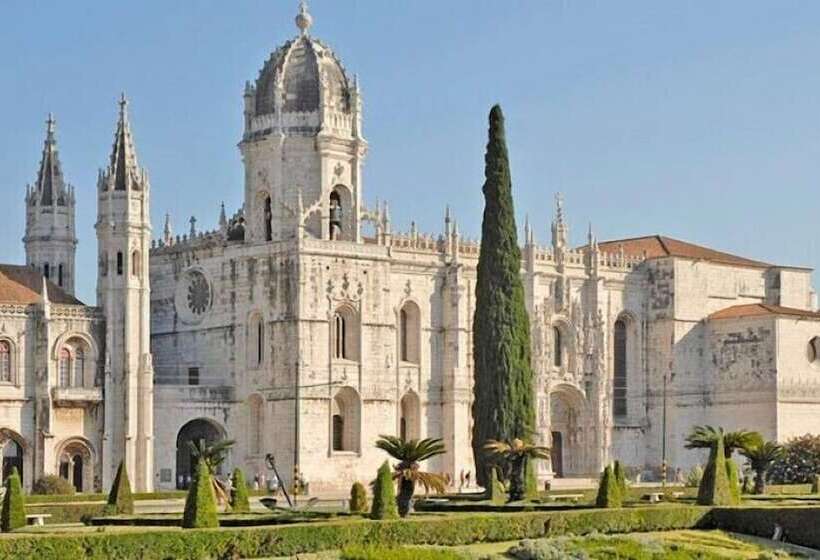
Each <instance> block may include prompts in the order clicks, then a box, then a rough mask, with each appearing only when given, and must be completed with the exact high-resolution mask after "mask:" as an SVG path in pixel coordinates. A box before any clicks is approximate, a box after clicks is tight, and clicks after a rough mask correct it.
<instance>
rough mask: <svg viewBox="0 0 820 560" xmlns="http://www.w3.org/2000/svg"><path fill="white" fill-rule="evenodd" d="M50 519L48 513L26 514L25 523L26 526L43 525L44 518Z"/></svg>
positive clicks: (44, 522)
mask: <svg viewBox="0 0 820 560" xmlns="http://www.w3.org/2000/svg"><path fill="white" fill-rule="evenodd" d="M47 517H51V514H50V513H27V514H26V523H27V524H28V525H45V524H46V518H47Z"/></svg>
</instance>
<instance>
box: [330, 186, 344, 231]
mask: <svg viewBox="0 0 820 560" xmlns="http://www.w3.org/2000/svg"><path fill="white" fill-rule="evenodd" d="M342 218H343V209H342V197H341V196H339V193H338V192H337V191H333V192H332V193H330V224H329V225H330V238H331V239H341V237H342Z"/></svg>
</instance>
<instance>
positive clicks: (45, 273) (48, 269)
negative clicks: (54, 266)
mask: <svg viewBox="0 0 820 560" xmlns="http://www.w3.org/2000/svg"><path fill="white" fill-rule="evenodd" d="M43 276H45V277H46V278H49V277H50V276H51V267H50V266H48V263H46V264H44V265H43Z"/></svg>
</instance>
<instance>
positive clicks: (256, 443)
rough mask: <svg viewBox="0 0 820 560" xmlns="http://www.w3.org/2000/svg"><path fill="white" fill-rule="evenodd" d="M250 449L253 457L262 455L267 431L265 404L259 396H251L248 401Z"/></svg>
mask: <svg viewBox="0 0 820 560" xmlns="http://www.w3.org/2000/svg"><path fill="white" fill-rule="evenodd" d="M248 419H249V425H248V428H249V429H248V443H249V445H248V449H249V450H250V453H251V455H260V454H262V451H263V447H264V442H263V434H264V431H263V430H264V429H265V402H264V401H263V400H262V397H260V396H259V395H251V396H250V398H249V399H248Z"/></svg>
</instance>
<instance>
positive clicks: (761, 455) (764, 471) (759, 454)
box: [740, 441, 784, 494]
mask: <svg viewBox="0 0 820 560" xmlns="http://www.w3.org/2000/svg"><path fill="white" fill-rule="evenodd" d="M783 453H784V450H783V447H782V446H781V445H779V444H777V443H775V442H773V441H761V442H756V443H755V444H754V445H750V446H748V447H744V448H743V449H741V450H740V454H741V455H743V456H744V457H746V459H747V460H748V461H749V466H750V467H751V468H752V470H753V471H754V472H755V487H754V493H755V494H765V493H766V476H767V475H768V474H769V469H770V468H771V466H772V463H774V462H775V461H777V460H778V459H780V458H781V457H782V456H783Z"/></svg>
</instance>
